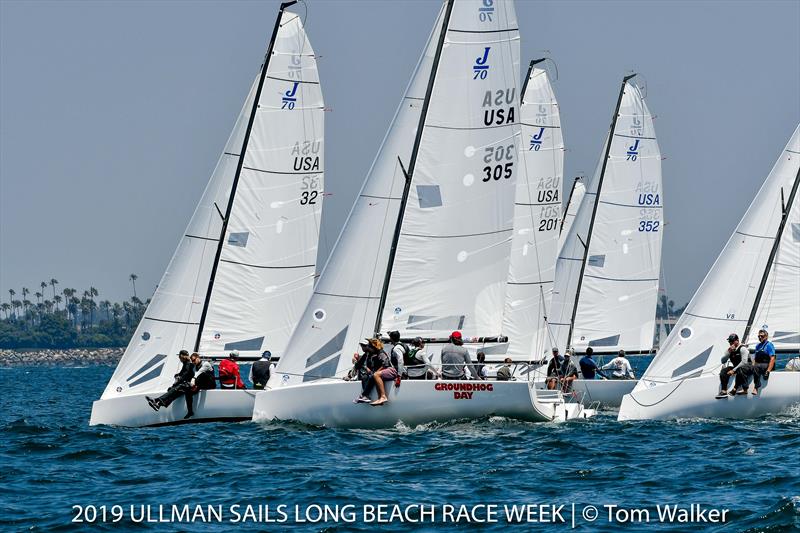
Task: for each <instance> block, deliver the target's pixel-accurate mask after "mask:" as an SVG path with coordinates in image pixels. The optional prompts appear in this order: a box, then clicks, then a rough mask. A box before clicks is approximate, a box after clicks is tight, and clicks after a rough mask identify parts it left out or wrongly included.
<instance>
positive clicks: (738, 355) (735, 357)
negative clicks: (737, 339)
mask: <svg viewBox="0 0 800 533" xmlns="http://www.w3.org/2000/svg"><path fill="white" fill-rule="evenodd" d="M741 350H742V345H741V344H740V345H739V346H737V347H736V351H734V352H733V353H731V352H728V355H729V356H730V358H729V359H728V361H729V362H730V364H731V365H733V366H737V365H739V363H741V362H742V352H741Z"/></svg>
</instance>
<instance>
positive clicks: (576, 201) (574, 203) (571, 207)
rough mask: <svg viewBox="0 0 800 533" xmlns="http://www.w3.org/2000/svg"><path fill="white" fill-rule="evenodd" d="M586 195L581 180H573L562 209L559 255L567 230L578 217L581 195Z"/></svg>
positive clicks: (567, 233) (584, 186) (581, 200)
mask: <svg viewBox="0 0 800 533" xmlns="http://www.w3.org/2000/svg"><path fill="white" fill-rule="evenodd" d="M584 194H586V185H584V184H583V179H582V178H575V181H573V182H572V191H571V192H570V195H569V197H568V198H567V206H566V207H565V208H564V212H563V218H562V219H561V229H560V232H559V234H558V252H559V255H561V249H562V248H564V242H566V240H567V235H569V230H570V228H571V227H572V223H573V222H574V221H575V217H576V216H577V215H578V209H579V208H580V206H581V202H583V195H584Z"/></svg>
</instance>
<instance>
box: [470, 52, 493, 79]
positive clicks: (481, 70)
mask: <svg viewBox="0 0 800 533" xmlns="http://www.w3.org/2000/svg"><path fill="white" fill-rule="evenodd" d="M489 50H491V47H490V46H487V47H486V48H484V49H483V56H482V57H477V58H475V64H474V65H472V79H473V80H477V79H479V78H480V79H482V80H485V79H486V76H488V75H489V65H488V64H487V61H489Z"/></svg>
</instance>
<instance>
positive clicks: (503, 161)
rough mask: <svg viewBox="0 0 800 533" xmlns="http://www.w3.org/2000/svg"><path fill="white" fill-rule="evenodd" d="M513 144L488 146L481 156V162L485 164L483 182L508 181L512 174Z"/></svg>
mask: <svg viewBox="0 0 800 533" xmlns="http://www.w3.org/2000/svg"><path fill="white" fill-rule="evenodd" d="M514 149H515V147H514V144H513V143H512V144H509V145H506V146H488V147H486V148H485V151H484V154H483V162H484V163H487V165H486V166H485V167H483V173H484V176H483V182H484V183H486V182H489V181H491V180H492V179H494V180H495V181H499V180H501V179H509V178H510V177H511V176H512V174H513V173H514Z"/></svg>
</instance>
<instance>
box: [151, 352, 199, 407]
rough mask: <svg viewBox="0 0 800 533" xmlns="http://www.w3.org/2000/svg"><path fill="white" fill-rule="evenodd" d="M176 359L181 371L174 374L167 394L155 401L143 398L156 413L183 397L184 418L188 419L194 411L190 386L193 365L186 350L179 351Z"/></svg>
mask: <svg viewBox="0 0 800 533" xmlns="http://www.w3.org/2000/svg"><path fill="white" fill-rule="evenodd" d="M178 358H179V359H180V361H181V369H180V371H179V372H178V373H177V374H175V382H174V383H173V384H172V386H171V387H170V388H168V389H167V392H165V393H164V394H162V395H161V396H159V397H158V398H156V399H153V398H151V397H149V396H145V399H146V400H147V404H148V405H149V406H150V407H152V408H153V410H154V411H158V410H159V409H160V408H161V407H169V406H170V404H171V403H172V402H174V401H175V400H176V399H177V398H178V396H181V395H183V396H185V398H186V411H187V414H186V416H185V417H184V418H190V417H192V416H194V411H193V410H192V385H191V381H192V378H193V377H194V365H193V364H192V362H191V361H190V360H189V352H188V351H186V350H181V351H180V353H178Z"/></svg>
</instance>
